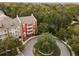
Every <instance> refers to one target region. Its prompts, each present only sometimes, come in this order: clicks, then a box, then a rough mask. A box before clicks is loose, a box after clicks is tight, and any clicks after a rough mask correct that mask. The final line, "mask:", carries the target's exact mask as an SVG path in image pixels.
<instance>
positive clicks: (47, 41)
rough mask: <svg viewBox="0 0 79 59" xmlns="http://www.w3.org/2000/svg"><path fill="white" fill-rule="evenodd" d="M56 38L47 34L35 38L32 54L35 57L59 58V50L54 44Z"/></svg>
mask: <svg viewBox="0 0 79 59" xmlns="http://www.w3.org/2000/svg"><path fill="white" fill-rule="evenodd" d="M56 40H57V38H56V37H54V36H53V35H51V34H49V33H44V34H42V35H40V36H39V37H38V38H37V43H36V44H35V45H34V48H33V49H34V50H33V53H34V55H36V56H59V55H60V49H59V47H58V46H57V44H56Z"/></svg>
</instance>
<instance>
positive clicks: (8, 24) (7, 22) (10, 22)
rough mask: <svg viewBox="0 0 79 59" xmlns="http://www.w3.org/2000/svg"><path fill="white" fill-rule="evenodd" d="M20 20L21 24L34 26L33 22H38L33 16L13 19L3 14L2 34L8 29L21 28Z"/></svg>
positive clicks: (0, 22)
mask: <svg viewBox="0 0 79 59" xmlns="http://www.w3.org/2000/svg"><path fill="white" fill-rule="evenodd" d="M18 19H19V20H20V21H21V23H27V24H32V23H33V21H36V19H35V17H34V16H33V15H31V16H25V17H16V18H14V19H12V18H10V17H8V16H6V15H4V14H3V15H0V32H2V31H4V30H6V29H11V28H16V27H18V26H20V25H21V24H20V22H19V20H18Z"/></svg>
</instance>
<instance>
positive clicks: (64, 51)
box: [22, 37, 70, 56]
mask: <svg viewBox="0 0 79 59" xmlns="http://www.w3.org/2000/svg"><path fill="white" fill-rule="evenodd" d="M36 42H37V37H34V38H31V39H30V40H29V41H28V42H27V43H26V44H25V48H24V50H23V51H22V54H23V55H24V56H34V54H33V50H35V49H33V47H34V45H35V44H36ZM56 43H57V46H58V47H59V48H60V50H61V54H60V56H70V52H69V50H68V48H67V47H66V46H65V45H64V44H63V43H62V42H61V41H59V40H56ZM23 55H22V56H23Z"/></svg>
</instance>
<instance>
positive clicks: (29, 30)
mask: <svg viewBox="0 0 79 59" xmlns="http://www.w3.org/2000/svg"><path fill="white" fill-rule="evenodd" d="M35 31H36V22H35V21H34V22H33V23H32V24H24V23H23V24H22V37H27V36H28V35H31V34H35Z"/></svg>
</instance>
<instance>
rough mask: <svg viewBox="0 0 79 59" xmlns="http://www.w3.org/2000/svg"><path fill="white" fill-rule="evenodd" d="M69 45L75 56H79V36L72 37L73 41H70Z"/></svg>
mask: <svg viewBox="0 0 79 59" xmlns="http://www.w3.org/2000/svg"><path fill="white" fill-rule="evenodd" d="M68 44H69V45H70V46H71V47H72V49H73V51H74V52H75V54H76V55H77V56H79V35H78V36H77V35H72V39H70V40H69V41H68Z"/></svg>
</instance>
